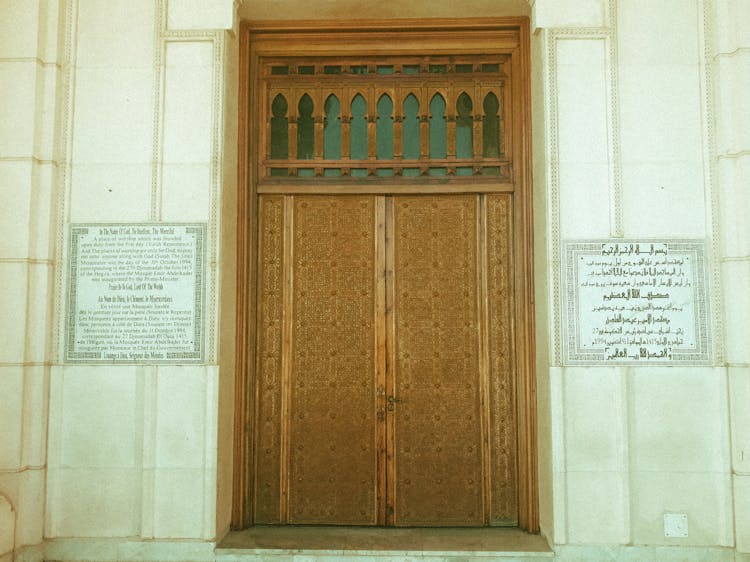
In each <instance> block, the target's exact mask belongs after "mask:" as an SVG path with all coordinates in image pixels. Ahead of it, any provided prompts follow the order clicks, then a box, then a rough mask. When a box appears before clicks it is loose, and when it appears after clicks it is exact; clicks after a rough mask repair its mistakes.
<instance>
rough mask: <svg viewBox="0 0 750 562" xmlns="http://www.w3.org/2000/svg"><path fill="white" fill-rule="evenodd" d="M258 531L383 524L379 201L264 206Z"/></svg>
mask: <svg viewBox="0 0 750 562" xmlns="http://www.w3.org/2000/svg"><path fill="white" fill-rule="evenodd" d="M259 215H260V216H259V219H260V220H259V224H260V248H259V250H260V251H259V269H260V279H259V283H258V290H259V293H258V316H259V320H258V321H259V330H258V335H259V337H258V353H257V357H258V365H257V369H258V377H257V381H258V383H257V389H256V392H257V413H256V425H257V437H256V439H257V447H256V475H255V494H256V502H255V505H256V513H255V519H256V522H257V523H292V524H303V523H304V524H344V525H374V524H376V523H377V522H378V498H377V493H378V489H379V488H380V486H379V485H378V481H377V480H378V463H379V462H380V461H379V454H380V448H379V446H378V442H377V440H378V439H379V434H378V426H379V422H378V419H377V416H378V413H377V403H376V402H377V400H378V396H377V393H376V389H377V376H378V373H377V371H376V356H377V347H376V346H377V342H376V330H375V323H376V301H377V294H376V289H377V279H376V276H377V275H378V274H380V275H382V272H379V271H377V270H376V263H375V258H376V224H375V197H374V196H367V195H365V196H296V197H292V196H287V197H282V196H263V197H261V200H260V204H259Z"/></svg>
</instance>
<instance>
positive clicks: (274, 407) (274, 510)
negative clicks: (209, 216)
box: [254, 196, 284, 523]
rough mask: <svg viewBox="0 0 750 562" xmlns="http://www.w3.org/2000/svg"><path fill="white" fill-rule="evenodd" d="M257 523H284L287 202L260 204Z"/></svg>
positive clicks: (262, 201)
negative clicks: (283, 359)
mask: <svg viewBox="0 0 750 562" xmlns="http://www.w3.org/2000/svg"><path fill="white" fill-rule="evenodd" d="M258 216H259V222H260V224H259V231H260V236H259V239H260V244H259V248H258V267H259V271H260V274H259V275H258V353H257V358H258V364H257V369H258V376H257V377H256V381H257V383H256V384H257V389H256V396H257V398H258V400H257V408H258V410H257V415H256V423H257V438H256V446H255V498H254V499H255V521H256V522H257V523H278V522H280V512H279V505H280V493H281V490H280V472H279V464H280V461H281V456H280V455H281V442H280V441H281V337H282V336H281V333H282V327H281V322H282V310H283V290H282V277H283V265H284V264H283V254H284V244H283V230H284V198H283V197H280V196H262V197H261V198H260V201H259V211H258Z"/></svg>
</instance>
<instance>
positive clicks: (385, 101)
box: [375, 94, 393, 160]
mask: <svg viewBox="0 0 750 562" xmlns="http://www.w3.org/2000/svg"><path fill="white" fill-rule="evenodd" d="M392 115H393V101H391V97H390V96H388V95H385V94H384V95H382V96H380V99H379V100H378V119H377V122H376V124H375V148H376V151H375V155H376V157H377V159H378V160H393V117H392Z"/></svg>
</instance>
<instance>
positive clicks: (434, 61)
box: [260, 55, 513, 182]
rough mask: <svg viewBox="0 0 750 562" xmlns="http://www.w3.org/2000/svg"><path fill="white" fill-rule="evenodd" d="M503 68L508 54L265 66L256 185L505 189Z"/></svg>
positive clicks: (508, 168) (507, 141) (508, 175)
mask: <svg viewBox="0 0 750 562" xmlns="http://www.w3.org/2000/svg"><path fill="white" fill-rule="evenodd" d="M509 65H510V57H509V56H508V55H493V56H429V57H418V58H417V57H389V58H388V59H378V58H376V57H372V58H364V59H363V58H358V59H353V58H352V59H349V58H322V59H321V58H319V57H318V58H315V59H304V58H295V59H293V60H292V59H284V58H277V59H266V60H264V63H263V68H262V73H261V80H262V87H263V92H264V96H263V99H264V100H265V102H264V107H263V108H261V110H262V112H263V114H264V123H265V126H264V127H263V128H262V130H261V145H262V147H263V151H262V153H263V154H264V158H263V160H262V162H261V168H262V170H261V174H260V175H261V178H262V180H263V181H265V182H279V181H282V182H287V181H290V180H291V181H295V182H298V181H303V182H304V181H311V180H315V179H316V178H326V179H327V181H335V182H341V181H344V182H351V181H356V178H360V179H365V180H373V179H375V180H381V181H397V180H398V179H399V178H414V179H416V180H417V181H420V180H424V179H428V180H429V179H430V178H432V179H442V180H443V181H445V180H446V179H448V180H450V181H454V180H459V181H471V180H472V179H484V180H487V179H490V178H492V179H493V180H495V181H501V182H511V181H512V180H513V178H512V162H511V158H510V154H511V150H510V149H509V147H510V146H511V138H510V135H511V131H512V129H513V127H512V126H511V125H510V123H509V122H508V121H509V119H510V115H511V111H510V107H511V105H510V99H509V98H510V95H509V92H510V91H511V89H510V87H509V80H510V76H509V74H510V72H509ZM388 178H391V179H390V180H388Z"/></svg>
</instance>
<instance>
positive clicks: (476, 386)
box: [386, 195, 517, 526]
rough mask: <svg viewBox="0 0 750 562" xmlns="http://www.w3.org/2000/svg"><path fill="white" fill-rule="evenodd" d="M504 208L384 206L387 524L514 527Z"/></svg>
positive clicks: (449, 200)
mask: <svg viewBox="0 0 750 562" xmlns="http://www.w3.org/2000/svg"><path fill="white" fill-rule="evenodd" d="M510 202H511V198H510V197H509V196H507V195H506V196H503V195H492V196H485V195H454V196H445V195H437V196H414V197H404V196H401V197H394V198H393V203H392V209H393V210H392V213H391V212H390V209H391V206H389V207H388V209H389V213H388V215H387V216H388V222H387V230H388V231H392V233H393V235H392V240H391V238H390V237H389V243H388V244H387V250H386V251H387V253H388V256H389V262H390V261H391V260H392V276H390V275H389V280H390V279H392V284H389V285H388V290H389V300H390V299H392V302H393V306H392V310H393V318H392V319H391V322H392V329H393V331H392V334H393V341H394V343H393V346H392V365H393V367H392V369H390V370H389V384H390V388H392V390H391V392H392V394H393V396H394V400H393V402H392V407H390V408H389V411H390V413H391V416H390V417H389V422H390V426H389V437H390V438H391V439H392V441H391V442H390V443H391V447H392V448H393V457H392V460H391V463H390V464H389V466H388V469H389V479H388V486H389V501H390V502H391V503H392V508H393V509H392V515H391V518H390V521H391V522H392V523H393V524H395V525H401V526H425V525H427V526H466V525H473V526H481V525H487V524H493V525H514V524H516V522H517V499H516V488H515V480H516V469H515V466H516V446H515V430H516V427H515V413H514V412H515V408H514V390H513V385H512V372H511V368H510V365H511V357H510V353H511V345H510V341H511V332H512V326H511V320H510V319H511V306H512V289H511V275H510V272H511V268H510V263H511V261H510V260H511V253H512V252H511V240H512V238H511V237H510V234H511V228H512V226H511V214H510V213H511V208H510ZM488 250H490V251H491V252H492V253H491V254H490V255H491V256H492V257H491V259H490V258H489V256H488ZM391 256H392V257H391ZM488 262H489V265H488ZM390 308H391V307H389V309H390ZM389 512H390V510H389Z"/></svg>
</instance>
